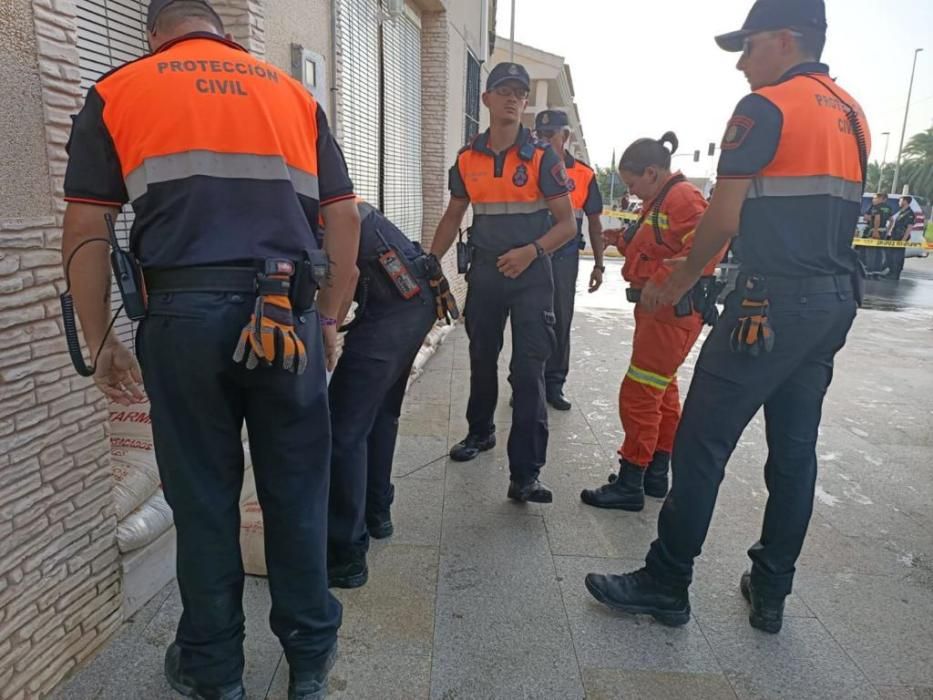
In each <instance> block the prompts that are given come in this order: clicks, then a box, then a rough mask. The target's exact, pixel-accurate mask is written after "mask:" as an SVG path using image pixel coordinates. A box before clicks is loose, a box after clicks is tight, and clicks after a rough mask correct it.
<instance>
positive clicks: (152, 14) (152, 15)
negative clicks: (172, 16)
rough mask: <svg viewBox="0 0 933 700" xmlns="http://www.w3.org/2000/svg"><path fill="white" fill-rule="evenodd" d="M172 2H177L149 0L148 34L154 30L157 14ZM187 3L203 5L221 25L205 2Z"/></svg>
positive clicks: (203, 0) (213, 11)
mask: <svg viewBox="0 0 933 700" xmlns="http://www.w3.org/2000/svg"><path fill="white" fill-rule="evenodd" d="M173 2H177V0H151V2H150V3H149V10H148V11H147V12H146V29H148V30H149V31H150V32H151V31H152V30H153V29H155V25H156V20H157V19H159V13H161V12H162V10H164V9H165V8H166V7H168V6H169V5H171V4H172V3H173ZM188 2H196V3H198V4H199V5H204V7H206V8H207V9H208V10H210V11H211V13H212V14H213V15H214V17H216V18H217V21H218V22H220V24H221V26H222V25H223V22H222V21H221V19H220V17H219V16H218V14H217V12H216V11H215V10H214V8H213V7H211V4H210V3H209V2H208V1H207V0H188Z"/></svg>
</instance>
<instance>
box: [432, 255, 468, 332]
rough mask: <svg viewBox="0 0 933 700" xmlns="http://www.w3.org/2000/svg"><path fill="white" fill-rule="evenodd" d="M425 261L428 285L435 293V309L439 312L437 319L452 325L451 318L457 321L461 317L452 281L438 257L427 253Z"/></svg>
mask: <svg viewBox="0 0 933 700" xmlns="http://www.w3.org/2000/svg"><path fill="white" fill-rule="evenodd" d="M424 261H425V274H426V276H427V278H428V286H429V287H430V288H431V294H433V295H434V307H435V308H434V310H435V312H436V313H437V320H438V321H444V322H445V323H446V324H447V325H450V321H451V319H453V320H454V321H456V320H457V319H458V318H460V309H459V308H457V300H456V299H455V298H454V295H453V294H451V292H450V283H449V282H448V281H447V278H446V277H445V276H444V271H443V270H442V269H441V263H440V261H438V259H437V257H436V256H434V255H426V256H425V258H424Z"/></svg>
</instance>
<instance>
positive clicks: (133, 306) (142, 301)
mask: <svg viewBox="0 0 933 700" xmlns="http://www.w3.org/2000/svg"><path fill="white" fill-rule="evenodd" d="M104 221H105V222H106V224H107V233H108V236H109V237H108V238H99V237H98V238H89V239H88V240H86V241H83V242H82V243H81V244H80V245H78V247H77V248H75V249H74V250H73V251H71V255H69V256H68V260H67V261H66V262H65V285H66V286H65V291H64V292H63V293H62V295H61V297H59V300H60V302H61V306H62V324H63V325H64V326H65V341H66V342H67V343H68V354H69V355H71V364H73V365H74V368H75V371H77V373H78V374H80V375H81V376H82V377H91V376H93V375H94V372H95V371H96V370H97V358H98V357H100V353H101V350H103V349H104V344H105V343H106V342H107V336H108V335H109V334H110V331H111V329H112V328H113V324H114V323H115V322H116V320H117V316H119V315H120V311H125V312H126V315H127V317H128V318H129V319H130V320H131V321H141V320H142V319H144V318H145V317H146V290H145V285H144V283H143V276H142V270H141V269H140V267H139V263H138V262H137V261H136V258H134V257H133V255H132V254H131V253H129V252H127V251H125V250H123V249H122V248H121V247H120V242H119V241H118V240H117V231H116V228H115V227H114V223H113V217H112V216H111V215H110V214H104ZM88 243H107V244H109V245H110V267H111V269H112V270H113V275H114V278H115V280H116V283H117V288H118V289H119V290H120V298H121V300H122V301H123V303H122V304H120V308H118V309H117V310H116V313H114V315H113V318H111V319H110V324H109V325H108V326H107V331H106V332H105V333H104V339H103V340H102V341H101V343H100V347H98V348H97V352H96V353H95V354H94V362H93V364H92V365H91V366H90V367H88V366H87V364H86V363H85V362H84V356H83V355H82V354H81V340H80V339H79V337H78V324H77V321H76V320H75V307H74V299H73V298H72V296H71V278H70V276H69V272H70V270H71V261H72V260H73V259H74V256H75V254H76V253H77V252H78V251H79V250H81V248H83V247H84V246H86V245H87V244H88Z"/></svg>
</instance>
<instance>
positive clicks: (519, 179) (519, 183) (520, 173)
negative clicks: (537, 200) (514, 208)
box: [512, 163, 528, 187]
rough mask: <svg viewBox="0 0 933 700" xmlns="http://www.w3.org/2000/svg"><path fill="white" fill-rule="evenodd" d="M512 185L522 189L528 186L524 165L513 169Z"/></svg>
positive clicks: (520, 164) (526, 169)
mask: <svg viewBox="0 0 933 700" xmlns="http://www.w3.org/2000/svg"><path fill="white" fill-rule="evenodd" d="M512 184H513V185H515V186H516V187H524V186H525V185H527V184H528V168H527V167H525V164H524V163H519V164H518V167H517V168H515V174H514V175H512Z"/></svg>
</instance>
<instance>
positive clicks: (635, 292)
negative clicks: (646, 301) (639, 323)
mask: <svg viewBox="0 0 933 700" xmlns="http://www.w3.org/2000/svg"><path fill="white" fill-rule="evenodd" d="M625 300H626V301H628V302H631V303H632V304H637V303H638V302H640V301H641V290H640V289H636V288H635V287H626V289H625Z"/></svg>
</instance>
